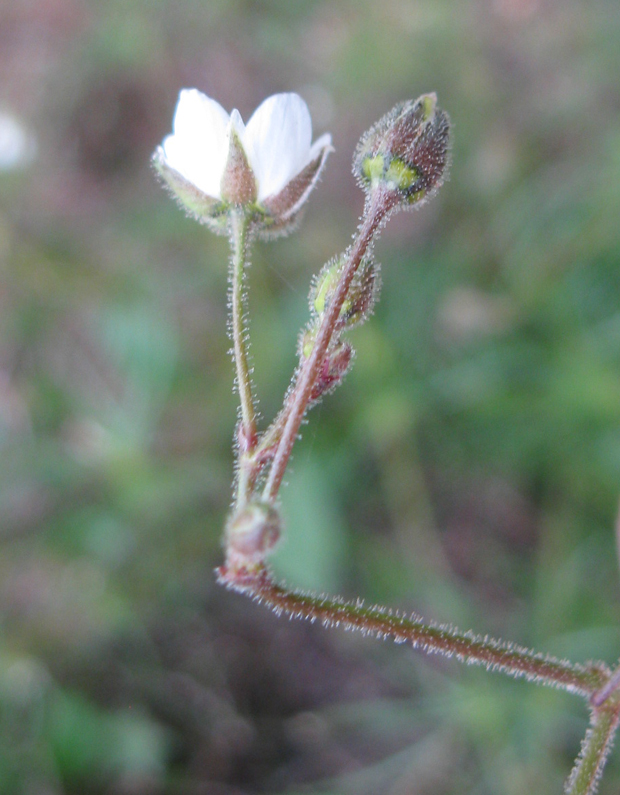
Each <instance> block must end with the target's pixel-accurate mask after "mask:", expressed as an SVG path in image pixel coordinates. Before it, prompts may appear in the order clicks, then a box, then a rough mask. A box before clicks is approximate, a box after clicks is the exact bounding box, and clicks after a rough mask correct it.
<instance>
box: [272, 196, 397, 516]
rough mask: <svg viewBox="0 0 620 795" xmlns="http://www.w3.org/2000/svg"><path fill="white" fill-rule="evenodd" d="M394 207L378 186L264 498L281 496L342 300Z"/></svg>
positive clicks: (299, 388) (297, 393)
mask: <svg viewBox="0 0 620 795" xmlns="http://www.w3.org/2000/svg"><path fill="white" fill-rule="evenodd" d="M391 207H392V203H391V201H390V194H388V193H384V192H383V191H381V190H376V191H375V193H374V194H373V198H372V200H371V202H370V203H369V205H368V207H367V208H366V212H365V214H364V219H363V221H362V225H361V227H360V231H359V234H358V236H357V238H356V240H355V242H354V244H353V246H352V248H351V250H350V252H349V255H348V259H347V262H346V264H345V266H344V268H343V271H342V274H341V276H340V281H339V283H338V287H337V288H336V291H335V293H334V297H333V298H332V300H331V301H330V304H329V308H328V310H327V312H325V315H324V316H323V320H322V322H321V326H320V328H319V331H318V333H317V336H316V341H315V343H314V347H313V349H312V353H311V354H310V356H309V357H308V358H307V359H306V361H305V363H304V365H303V366H302V369H301V370H300V372H299V375H298V377H297V381H296V383H295V387H294V389H293V392H292V393H291V395H290V397H289V399H288V401H287V404H286V412H287V416H286V421H285V423H284V428H283V430H282V435H281V437H280V441H279V442H278V447H277V450H276V453H275V455H274V459H273V462H272V464H271V468H270V470H269V475H268V476H267V481H266V483H265V488H264V491H263V499H264V500H265V501H267V502H274V501H275V499H276V497H277V496H278V491H279V490H280V485H281V484H282V478H283V477H284V472H285V471H286V467H287V465H288V460H289V458H290V455H291V451H292V449H293V445H294V444H295V440H296V438H297V434H298V433H299V428H300V426H301V423H302V420H303V418H304V415H305V413H306V410H307V408H308V403H309V401H310V395H311V393H312V389H313V387H314V384H315V382H316V379H317V376H318V373H319V369H320V367H321V366H322V364H323V360H324V358H325V354H326V352H327V348H328V347H329V343H330V342H331V338H332V335H333V333H334V329H335V326H336V322H337V320H338V318H339V316H340V310H341V309H342V304H343V303H344V300H345V298H346V297H347V292H348V290H349V287H350V285H351V281H352V279H353V277H354V276H355V273H356V271H357V269H358V268H359V266H360V263H361V261H362V259H363V257H364V255H365V253H366V251H367V250H368V247H369V246H370V244H371V243H372V239H373V237H374V234H375V232H376V231H377V229H378V227H379V226H380V225H381V223H382V221H383V219H384V218H385V216H386V214H387V213H388V212H389V210H390V209H391Z"/></svg>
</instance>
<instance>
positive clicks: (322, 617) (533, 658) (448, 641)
mask: <svg viewBox="0 0 620 795" xmlns="http://www.w3.org/2000/svg"><path fill="white" fill-rule="evenodd" d="M217 574H218V579H219V581H220V582H221V583H223V584H224V585H226V586H227V587H229V588H231V589H233V590H235V591H238V592H239V593H244V594H246V595H248V596H250V597H252V598H253V599H255V600H256V601H257V602H261V603H265V604H266V605H268V606H269V607H271V608H272V610H274V612H275V613H277V614H280V613H286V614H287V615H289V616H290V617H291V618H304V619H309V620H311V621H317V620H318V621H321V622H322V623H323V624H324V625H326V626H339V625H341V626H343V627H344V628H345V629H351V630H352V629H358V630H361V631H362V632H365V633H371V634H374V635H376V636H378V637H392V638H393V639H394V640H395V641H396V642H397V643H403V642H408V643H411V644H412V645H413V646H414V647H415V648H419V649H421V650H422V651H424V652H427V653H430V654H432V653H435V654H442V655H444V656H446V657H456V658H457V659H458V660H459V661H461V662H467V663H470V664H471V663H473V664H477V665H484V666H485V667H486V668H488V669H491V670H495V671H504V672H505V673H508V674H510V675H512V676H516V677H520V676H523V677H525V678H526V679H529V680H531V681H534V682H538V683H540V684H544V685H551V686H555V687H559V688H561V689H563V690H568V691H569V692H571V693H576V694H579V695H581V696H585V697H586V698H590V697H591V696H592V694H593V693H595V692H596V691H597V690H598V689H599V688H600V687H601V686H602V685H603V684H604V682H605V681H606V680H607V679H608V677H609V670H608V668H607V666H606V665H605V664H604V663H602V662H594V663H588V665H586V666H583V665H578V664H575V663H571V662H568V661H565V660H557V659H555V658H553V657H548V656H546V655H543V654H540V653H537V652H533V651H531V650H529V649H524V648H521V647H518V646H514V645H512V644H508V643H503V642H500V641H496V640H492V639H489V638H487V637H481V636H479V635H474V634H473V633H470V632H461V631H460V630H458V629H455V628H453V627H448V626H438V625H435V624H427V623H425V622H424V621H423V620H422V619H421V618H420V617H418V616H411V617H409V616H403V615H400V614H398V613H396V612H394V611H391V610H390V611H388V610H385V609H383V608H378V607H365V606H364V604H363V602H361V601H360V600H357V601H355V602H345V601H343V600H341V599H338V598H334V597H329V596H327V597H325V596H314V595H312V594H303V593H299V592H296V591H288V590H286V589H285V588H283V587H282V586H280V585H277V584H276V583H274V582H273V581H272V580H271V578H270V576H269V574H268V572H267V571H266V569H264V568H261V569H258V570H255V571H253V572H251V571H246V572H239V571H238V570H237V571H234V572H233V571H229V570H228V569H226V568H225V567H222V568H220V569H218V572H217Z"/></svg>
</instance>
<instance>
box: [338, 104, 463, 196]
mask: <svg viewBox="0 0 620 795" xmlns="http://www.w3.org/2000/svg"><path fill="white" fill-rule="evenodd" d="M449 136H450V122H449V119H448V115H447V114H446V113H445V112H444V111H442V110H440V109H439V108H438V107H437V97H436V95H435V94H423V95H422V96H421V97H419V98H418V99H417V100H415V102H414V101H408V102H402V103H400V104H398V105H396V107H394V108H393V109H392V110H391V111H390V112H389V113H387V114H386V115H385V116H384V117H383V118H382V119H380V120H379V121H378V122H377V123H376V124H375V125H374V126H373V127H371V128H370V130H369V131H368V132H367V133H366V134H365V135H364V136H363V137H362V140H361V141H360V143H359V144H358V147H357V150H356V153H355V157H354V159H353V173H354V174H355V176H356V177H357V179H358V181H359V183H360V185H361V186H362V187H363V188H364V190H366V191H373V190H376V189H377V188H383V189H384V190H387V191H394V192H396V193H397V194H398V197H399V200H400V201H399V203H400V205H401V206H403V205H408V204H409V205H412V204H418V203H420V202H421V201H423V200H424V199H427V198H429V197H430V196H432V195H433V194H434V193H435V191H436V190H437V188H438V187H439V186H440V185H441V183H442V181H443V178H444V175H445V172H446V168H447V166H448V160H449V153H448V148H449Z"/></svg>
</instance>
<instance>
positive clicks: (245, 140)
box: [154, 89, 332, 231]
mask: <svg viewBox="0 0 620 795" xmlns="http://www.w3.org/2000/svg"><path fill="white" fill-rule="evenodd" d="M330 151H332V146H331V136H330V135H329V134H326V135H322V136H321V137H320V138H319V139H318V140H317V141H315V143H314V144H313V143H312V122H311V119H310V113H309V111H308V106H307V105H306V103H305V102H304V101H303V99H302V98H301V97H300V96H298V95H297V94H275V95H274V96H272V97H269V98H268V99H266V100H265V101H264V102H263V103H262V104H261V105H260V106H259V107H258V108H257V109H256V111H255V112H254V114H253V115H252V117H251V118H250V120H249V122H248V123H247V125H245V124H244V123H243V120H242V119H241V116H240V114H239V111H237V110H233V112H232V113H231V114H230V116H229V115H228V113H227V112H226V111H225V110H224V108H222V106H221V105H220V104H219V103H218V102H216V101H215V100H214V99H211V98H210V97H207V96H206V95H205V94H202V93H201V92H200V91H198V90H196V89H184V90H183V91H181V93H180V95H179V101H178V104H177V107H176V111H175V114H174V122H173V133H172V135H169V136H167V137H166V138H165V139H164V141H163V143H162V145H161V146H160V147H158V149H157V150H156V152H155V156H154V160H155V165H156V167H157V169H158V170H159V172H160V173H161V174H162V176H163V178H164V179H165V181H166V182H167V184H168V185H169V186H170V187H171V188H172V190H173V192H174V193H175V194H176V195H177V196H178V197H179V198H180V200H181V201H182V203H183V204H184V205H185V206H186V207H188V208H189V209H190V210H191V211H192V212H193V213H194V214H195V215H197V216H198V217H199V218H200V219H201V220H207V221H208V220H209V219H211V220H213V218H214V216H215V215H217V214H218V213H219V215H220V217H221V215H222V213H224V207H223V205H224V206H226V205H228V206H229V205H231V204H232V205H243V206H245V207H246V208H250V207H251V208H253V210H254V214H255V220H256V219H257V218H258V217H259V216H260V219H261V221H262V224H260V225H262V226H263V227H264V228H267V227H271V228H272V230H273V231H278V230H279V229H281V228H284V227H287V226H288V225H289V224H290V222H291V221H292V220H293V219H294V218H295V217H296V215H297V213H298V211H299V209H300V208H301V205H302V204H303V203H304V202H305V201H306V199H307V197H308V195H309V193H310V191H311V190H312V188H313V187H314V185H315V183H316V181H317V179H318V177H319V174H320V172H321V169H322V167H323V165H324V163H325V160H326V158H327V155H328V154H329V152H330Z"/></svg>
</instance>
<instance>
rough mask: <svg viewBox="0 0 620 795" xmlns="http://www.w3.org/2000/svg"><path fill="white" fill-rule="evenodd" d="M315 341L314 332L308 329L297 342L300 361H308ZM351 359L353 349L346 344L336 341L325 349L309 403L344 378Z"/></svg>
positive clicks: (333, 387)
mask: <svg viewBox="0 0 620 795" xmlns="http://www.w3.org/2000/svg"><path fill="white" fill-rule="evenodd" d="M315 341H316V330H315V329H308V330H307V331H305V332H304V333H303V334H302V336H301V338H300V340H299V356H300V358H301V359H302V361H303V360H304V359H308V358H309V356H310V354H311V353H312V351H313V349H314V343H315ZM352 357H353V348H352V347H351V346H350V345H349V343H348V342H345V341H344V340H341V339H337V340H335V341H334V342H332V344H331V345H330V347H329V348H328V349H327V352H326V354H325V356H324V357H323V361H322V362H321V366H320V368H319V372H318V374H317V378H316V381H315V383H314V386H313V388H312V392H311V393H310V401H311V402H314V401H316V400H318V399H319V398H320V397H322V396H323V395H325V394H326V393H327V392H331V391H332V390H333V389H335V388H336V387H337V386H338V384H339V383H340V382H341V381H342V379H343V378H344V376H345V374H346V372H347V370H348V369H349V365H350V364H351V359H352Z"/></svg>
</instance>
